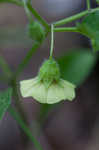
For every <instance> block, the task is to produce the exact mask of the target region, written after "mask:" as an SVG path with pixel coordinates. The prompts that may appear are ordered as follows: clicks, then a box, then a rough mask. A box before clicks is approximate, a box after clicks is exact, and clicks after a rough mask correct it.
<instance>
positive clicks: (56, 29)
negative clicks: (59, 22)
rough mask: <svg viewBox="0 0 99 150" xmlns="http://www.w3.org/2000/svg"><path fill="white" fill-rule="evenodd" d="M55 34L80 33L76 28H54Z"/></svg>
mask: <svg viewBox="0 0 99 150" xmlns="http://www.w3.org/2000/svg"><path fill="white" fill-rule="evenodd" d="M54 32H78V30H77V28H76V27H60V28H54Z"/></svg>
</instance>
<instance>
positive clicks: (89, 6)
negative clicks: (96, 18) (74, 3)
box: [87, 0, 91, 10]
mask: <svg viewBox="0 0 99 150" xmlns="http://www.w3.org/2000/svg"><path fill="white" fill-rule="evenodd" d="M90 8H91V5H90V0H87V9H88V10H90Z"/></svg>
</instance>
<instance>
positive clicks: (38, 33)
mask: <svg viewBox="0 0 99 150" xmlns="http://www.w3.org/2000/svg"><path fill="white" fill-rule="evenodd" d="M28 35H29V37H30V38H31V39H32V40H34V41H38V42H42V40H43V39H44V38H45V31H44V29H43V26H42V25H41V24H40V23H38V22H37V21H34V22H31V23H29V24H28Z"/></svg>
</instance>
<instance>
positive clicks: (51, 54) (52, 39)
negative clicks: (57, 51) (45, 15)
mask: <svg viewBox="0 0 99 150" xmlns="http://www.w3.org/2000/svg"><path fill="white" fill-rule="evenodd" d="M53 48H54V26H53V24H52V25H51V49H50V59H52V57H53Z"/></svg>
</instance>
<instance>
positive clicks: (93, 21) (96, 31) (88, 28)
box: [77, 10, 99, 51]
mask: <svg viewBox="0 0 99 150" xmlns="http://www.w3.org/2000/svg"><path fill="white" fill-rule="evenodd" d="M77 28H78V31H80V33H82V34H84V35H85V36H87V37H88V38H90V39H91V42H92V46H93V49H94V50H95V51H97V50H99V11H98V10H97V11H95V12H92V13H91V12H89V14H88V15H87V16H85V18H84V19H83V21H82V22H81V23H77Z"/></svg>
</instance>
